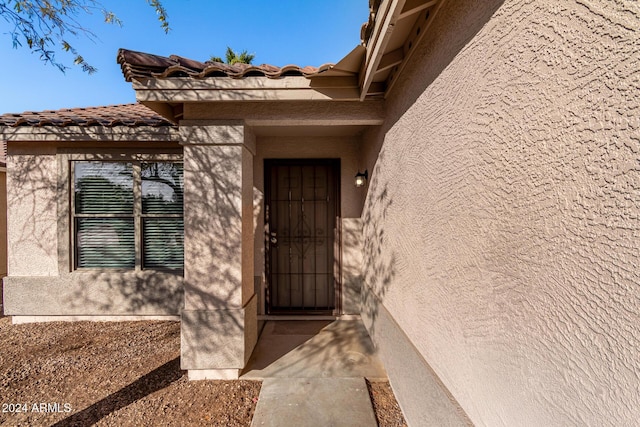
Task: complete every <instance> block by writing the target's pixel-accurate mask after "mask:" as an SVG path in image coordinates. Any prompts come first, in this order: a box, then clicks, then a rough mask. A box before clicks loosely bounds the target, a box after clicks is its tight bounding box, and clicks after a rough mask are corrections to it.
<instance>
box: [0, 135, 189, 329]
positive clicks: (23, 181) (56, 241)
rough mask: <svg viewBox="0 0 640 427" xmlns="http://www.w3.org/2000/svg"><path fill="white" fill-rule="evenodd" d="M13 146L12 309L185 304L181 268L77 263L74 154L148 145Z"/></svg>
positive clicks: (155, 311) (110, 153) (98, 310)
mask: <svg viewBox="0 0 640 427" xmlns="http://www.w3.org/2000/svg"><path fill="white" fill-rule="evenodd" d="M51 132H52V135H53V134H54V132H53V131H51ZM79 145H80V144H79ZM130 145H133V144H130ZM176 145H177V144H176ZM8 151H9V152H8V158H7V193H8V194H7V201H8V227H7V228H8V233H7V234H8V236H7V239H8V252H9V254H8V264H9V265H8V270H9V271H8V273H9V274H8V277H6V278H4V280H3V291H4V294H3V298H4V307H3V309H4V312H5V314H8V315H19V316H98V315H118V316H122V315H144V316H149V315H154V316H155V315H176V314H178V313H179V312H180V310H181V308H182V306H183V279H182V274H181V273H176V272H170V271H155V270H144V271H134V270H128V271H121V270H110V269H104V270H101V269H95V270H82V271H71V261H70V258H71V257H72V252H71V247H70V241H71V237H70V217H69V204H70V197H69V191H71V190H70V182H71V180H70V177H69V173H70V170H69V161H70V160H72V159H89V158H94V156H95V158H103V157H106V158H119V157H122V156H124V157H125V158H131V155H132V154H135V153H140V152H145V150H136V149H135V148H129V149H123V148H120V149H115V150H105V149H101V150H98V151H100V152H101V153H102V154H95V153H96V151H97V150H96V149H95V148H91V149H86V148H82V147H78V148H77V149H73V150H70V149H68V148H60V147H56V146H55V145H54V144H52V143H46V142H37V143H31V142H19V143H11V142H10V144H9V147H8ZM146 151H148V153H153V154H147V155H148V156H165V157H164V158H168V157H166V156H171V158H173V159H178V158H181V154H179V152H177V150H176V148H175V147H172V148H169V149H166V150H155V151H154V149H150V148H147V149H146ZM156 151H157V152H156ZM180 151H181V150H180ZM105 153H107V154H105ZM127 153H128V156H127ZM167 153H172V154H167ZM139 155H140V154H139ZM149 158H152V157H149Z"/></svg>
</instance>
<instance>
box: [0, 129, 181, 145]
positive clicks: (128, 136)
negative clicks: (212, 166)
mask: <svg viewBox="0 0 640 427" xmlns="http://www.w3.org/2000/svg"><path fill="white" fill-rule="evenodd" d="M0 137H1V139H3V140H4V141H7V142H40V141H51V142H56V141H86V142H101V141H102V142H147V141H148V142H153V141H157V142H171V141H178V131H177V129H175V128H172V127H169V126H163V127H151V126H138V127H112V128H109V127H103V126H91V127H82V126H65V127H56V126H41V127H32V126H20V127H4V128H0Z"/></svg>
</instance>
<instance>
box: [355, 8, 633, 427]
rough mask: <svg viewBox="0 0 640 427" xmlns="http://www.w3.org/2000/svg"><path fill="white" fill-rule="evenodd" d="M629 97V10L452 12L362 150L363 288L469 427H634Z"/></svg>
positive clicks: (373, 311)
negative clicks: (366, 181)
mask: <svg viewBox="0 0 640 427" xmlns="http://www.w3.org/2000/svg"><path fill="white" fill-rule="evenodd" d="M639 81H640V6H639V5H638V4H637V3H636V2H612V1H605V0H586V1H573V0H562V1H558V0H540V1H536V2H532V1H524V0H508V1H504V2H502V1H491V2H468V1H463V0H451V1H448V2H446V3H445V5H444V6H443V8H442V10H441V11H440V13H439V14H438V16H437V20H436V21H435V22H434V24H433V26H432V27H431V30H430V33H429V34H428V35H427V36H426V37H425V39H424V40H423V42H422V43H421V44H420V45H419V46H418V48H417V50H416V53H415V55H414V57H413V58H412V60H411V61H410V63H409V65H408V66H407V68H406V69H405V74H404V76H403V78H402V79H401V80H400V81H399V82H398V83H397V84H396V86H395V87H394V89H393V92H392V93H391V94H390V96H389V98H388V102H387V113H388V115H389V116H388V121H387V122H386V124H385V125H384V126H383V129H382V131H381V132H380V133H376V132H375V131H372V132H369V133H367V134H366V136H365V145H364V151H365V157H366V158H367V159H368V161H369V169H370V170H371V168H372V166H373V163H374V161H375V169H374V170H373V174H372V180H371V184H370V188H369V192H368V196H367V200H366V204H365V208H364V211H363V216H362V217H363V220H364V248H365V249H364V262H365V265H364V276H365V282H366V285H367V286H368V287H369V288H370V289H372V290H373V291H374V293H375V294H376V295H377V298H378V300H379V301H382V304H383V305H384V307H385V312H387V311H388V313H389V314H390V315H391V316H392V317H393V320H394V321H395V322H396V323H397V325H398V327H399V328H400V329H401V330H402V331H404V334H406V336H407V337H408V339H409V340H410V341H411V343H412V344H413V346H415V349H416V350H417V352H418V353H419V354H420V355H421V356H422V358H423V359H424V362H425V364H427V365H429V366H430V368H432V369H433V371H434V372H435V373H436V374H437V376H438V377H439V378H440V380H441V381H442V383H443V384H444V386H445V387H446V388H447V389H448V390H449V391H450V392H451V394H452V396H453V397H454V398H455V399H456V400H457V402H459V404H460V405H461V407H462V409H463V410H464V411H465V412H466V414H467V415H468V416H469V418H470V419H471V420H472V422H473V423H475V424H476V425H479V426H485V425H486V426H501V425H504V426H513V425H633V424H635V423H637V420H638V419H640V407H639V406H638V401H640V394H639V391H638V383H639V377H640V368H639V367H640V353H639V352H638V349H639V348H640V329H639V328H638V325H640V288H639V287H638V284H639V283H640V279H639V278H640V255H639V254H640V191H639V189H640V119H639V117H640V115H639V114H638V111H640V108H639V107H640V97H639V96H638V94H639V93H640V91H639V90H640V84H639ZM379 148H380V151H379V154H378V149H379ZM375 301H376V300H375V298H374V299H372V300H371V301H369V304H368V306H367V307H366V308H365V311H366V312H367V316H368V317H369V318H372V319H373V326H372V331H373V333H374V335H375V332H376V330H375V319H376V315H377V314H379V313H380V312H381V311H382V309H381V308H380V307H379V306H378V305H377V303H376V302H375ZM374 338H375V337H374ZM379 344H380V345H381V346H382V347H383V352H384V351H387V352H389V351H391V350H390V349H389V348H387V349H386V350H385V349H384V347H385V345H386V344H388V343H385V341H384V339H382V341H379ZM398 357H401V355H397V357H396V359H397V358H398ZM385 363H386V362H385ZM390 363H394V362H393V361H392V360H390ZM398 363H399V362H398ZM390 377H391V382H392V385H394V388H395V389H396V392H397V394H398V395H399V400H400V401H401V404H402V405H403V409H404V410H405V413H407V412H409V416H408V418H411V419H412V420H414V421H415V420H416V419H419V408H416V407H415V406H416V403H415V399H414V400H413V401H412V398H411V396H408V395H407V392H406V390H407V387H405V384H406V383H407V379H406V378H402V377H401V376H400V375H399V374H398V375H395V376H394V375H392V373H391V372H390ZM411 419H410V421H411Z"/></svg>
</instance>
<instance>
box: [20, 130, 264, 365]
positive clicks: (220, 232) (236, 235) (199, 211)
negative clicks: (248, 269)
mask: <svg viewBox="0 0 640 427" xmlns="http://www.w3.org/2000/svg"><path fill="white" fill-rule="evenodd" d="M51 131H52V133H55V132H56V131H57V129H52V130H51ZM62 131H63V129H61V130H60V135H61V138H63V132H62ZM177 148H179V147H177V145H176V146H174V147H172V148H171V149H172V150H174V151H173V152H175V150H176V149H177ZM193 148H194V154H193V157H192V160H191V161H190V162H189V163H188V164H185V176H188V180H187V179H185V181H188V185H189V186H190V188H189V192H187V193H186V194H185V197H186V199H185V206H189V212H187V215H186V216H185V233H186V237H187V238H188V239H187V240H190V241H192V242H195V244H193V245H191V246H188V244H187V247H185V260H186V263H187V264H188V265H189V266H190V268H189V271H188V273H187V277H184V278H183V277H182V274H181V272H179V271H162V270H139V271H134V270H133V269H131V270H128V271H122V270H120V271H119V270H109V269H100V270H93V271H91V270H84V271H70V266H67V267H66V268H67V270H66V271H60V272H59V273H60V275H59V276H57V275H56V271H55V269H54V268H51V267H48V268H49V270H51V271H46V272H44V274H43V272H40V271H37V266H35V267H34V272H33V275H31V276H29V277H12V278H10V279H11V280H10V282H12V283H15V288H14V289H17V287H18V285H21V286H22V285H23V284H24V285H26V286H24V287H23V289H25V291H24V292H25V294H24V295H20V296H19V298H17V299H16V298H14V299H13V300H14V301H17V300H19V301H20V304H22V303H23V302H24V301H25V300H26V299H28V298H29V295H27V294H26V293H29V292H30V293H31V295H30V296H32V297H35V298H30V299H32V300H33V301H32V302H31V303H29V307H30V308H29V310H30V311H31V312H30V313H26V312H23V313H20V314H24V315H70V316H81V315H136V314H140V315H153V314H178V313H180V311H181V310H182V309H183V308H184V298H183V296H184V294H185V292H184V290H185V289H187V291H188V298H189V301H188V305H189V307H190V308H192V309H194V310H213V311H215V310H216V309H218V310H220V309H228V308H238V309H241V308H242V283H241V280H242V274H241V271H240V270H239V268H238V266H239V265H241V263H240V259H241V256H242V247H241V246H242V245H241V242H242V200H241V199H240V197H239V196H238V195H239V194H241V185H242V174H241V172H242V171H241V169H240V164H241V163H240V162H238V157H237V156H238V151H237V150H240V149H239V148H238V147H221V149H220V150H219V151H218V152H217V153H216V156H211V155H206V156H205V155H198V154H199V153H198V150H199V149H200V148H201V147H193ZM206 148H210V147H206ZM227 149H237V150H236V151H233V150H227ZM125 150H126V151H130V150H131V147H130V146H129V147H127V148H126V149H125V148H113V149H108V150H105V152H104V153H105V154H104V156H102V155H95V156H96V159H100V158H104V159H111V160H113V159H119V158H122V159H123V160H124V159H125V158H124V157H122V156H121V153H122V152H123V151H125ZM139 151H140V152H141V153H145V152H152V151H149V150H148V149H147V150H145V149H140V150H139ZM21 152H25V153H28V152H29V151H27V149H26V148H25V149H22V148H21ZM33 152H38V153H43V151H42V149H41V148H35V147H34V151H33ZM156 152H157V153H161V152H162V151H156ZM169 152H171V150H169ZM111 153H113V154H111ZM55 154H56V153H55V149H53V148H51V149H48V150H47V151H46V152H44V153H43V155H40V154H38V155H30V154H25V155H20V154H15V155H12V156H11V157H10V161H11V162H12V163H13V164H10V174H11V189H10V200H11V199H13V200H15V201H16V203H17V204H19V205H20V208H19V209H17V210H16V212H15V215H16V218H15V219H16V220H14V221H12V223H13V226H14V227H16V228H17V229H16V228H14V229H13V230H11V234H12V241H13V242H14V244H16V246H18V247H32V248H34V250H35V251H37V252H39V253H41V254H48V262H49V263H50V264H51V265H52V266H55V259H54V258H55V254H57V253H60V252H61V251H65V250H68V248H69V245H68V244H67V242H66V241H64V240H61V241H59V242H58V239H57V238H56V228H59V227H60V225H61V224H66V227H69V225H70V214H69V212H68V210H65V209H59V207H60V206H61V205H62V206H65V205H66V206H68V204H69V203H70V197H71V196H70V195H69V194H67V192H68V191H69V190H68V189H69V183H68V182H67V183H64V180H60V178H59V176H58V175H59V172H60V171H59V170H58V169H59V167H58V160H57V158H56V155H55ZM61 181H62V182H61ZM61 197H64V200H58V199H59V198H61ZM55 224H58V227H56V226H55ZM63 228H64V227H63ZM43 233H45V234H43ZM58 236H60V233H59V232H58ZM72 237H73V236H71V238H69V234H68V231H67V239H69V240H71V239H72ZM58 243H59V244H60V247H58ZM67 256H68V257H69V259H72V258H73V254H72V253H68V254H67ZM252 256H253V254H252ZM213 260H215V262H213ZM27 273H28V272H27ZM22 275H24V274H22ZM24 276H27V275H24ZM23 282H24V283H23ZM251 282H252V283H253V278H251ZM220 283H222V284H224V286H212V284H220ZM10 287H11V286H10ZM14 292H15V291H14ZM20 292H21V293H22V292H23V291H20ZM15 293H16V294H17V293H18V292H15ZM224 314H225V313H223V312H220V313H219V315H220V316H223V317H225V320H226V321H224V322H217V321H215V320H212V319H205V320H206V321H205V322H203V323H202V324H203V325H213V324H215V325H216V326H215V328H216V330H215V335H216V336H221V335H222V336H224V335H228V336H233V337H237V336H238V335H239V334H238V331H242V328H243V323H242V320H243V319H239V318H236V317H234V316H224ZM221 328H222V330H221ZM200 332H201V333H200V335H201V338H202V339H203V342H202V343H201V344H202V345H204V346H209V347H210V348H217V349H218V350H220V347H219V345H220V343H216V342H208V341H207V339H209V334H207V333H206V332H207V331H205V330H200ZM240 336H242V334H240ZM233 350H234V349H233V348H229V352H230V353H232V352H233Z"/></svg>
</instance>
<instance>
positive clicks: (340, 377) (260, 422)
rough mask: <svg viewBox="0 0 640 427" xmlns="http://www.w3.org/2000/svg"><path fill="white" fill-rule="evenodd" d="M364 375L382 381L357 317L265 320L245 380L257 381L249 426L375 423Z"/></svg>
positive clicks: (364, 425) (381, 375) (384, 374)
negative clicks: (343, 318) (258, 392)
mask: <svg viewBox="0 0 640 427" xmlns="http://www.w3.org/2000/svg"><path fill="white" fill-rule="evenodd" d="M365 377H366V378H368V379H386V378H387V375H386V372H385V371H384V368H383V367H382V364H381V363H380V360H379V359H378V358H377V356H376V352H375V349H374V348H373V344H372V343H371V340H370V338H369V335H368V334H367V331H366V329H365V328H364V326H363V325H362V322H361V321H360V320H359V319H349V320H336V321H317V320H314V321H288V320H283V321H280V320H279V321H268V322H267V323H266V325H265V327H264V329H263V331H262V334H261V336H260V339H259V340H258V344H257V345H256V348H255V350H254V352H253V354H252V355H251V359H250V360H249V363H248V364H247V368H246V369H245V372H244V373H243V375H242V378H243V379H261V380H263V383H262V390H261V391H260V396H259V400H258V405H257V407H256V412H255V414H254V417H253V421H252V423H251V425H252V426H271V427H277V426H292V425H295V426H300V427H305V426H322V427H324V426H336V427H338V426H362V427H366V426H376V425H377V423H376V419H375V416H374V414H373V408H372V406H371V400H370V398H369V392H368V390H367V385H366V382H365Z"/></svg>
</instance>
